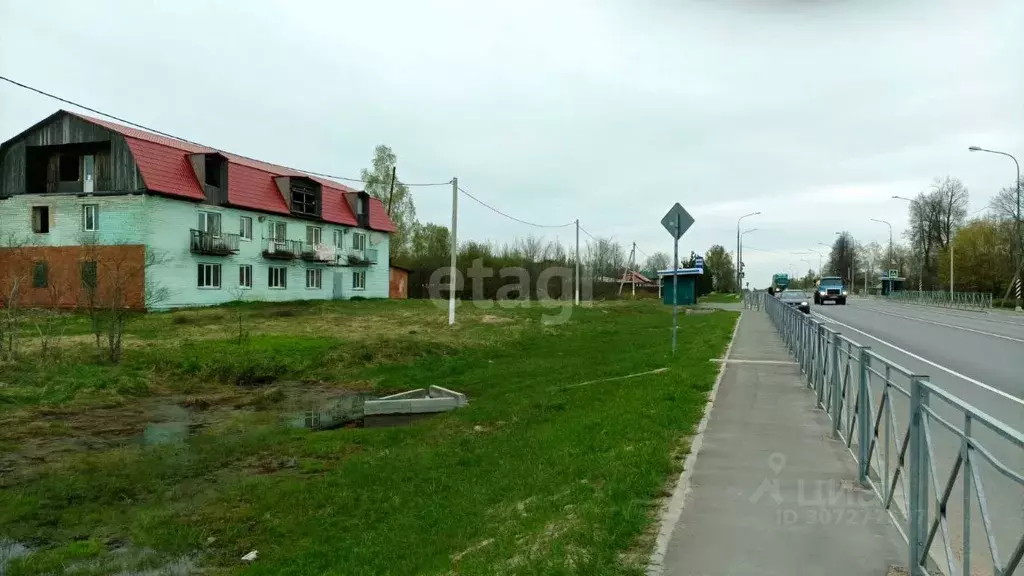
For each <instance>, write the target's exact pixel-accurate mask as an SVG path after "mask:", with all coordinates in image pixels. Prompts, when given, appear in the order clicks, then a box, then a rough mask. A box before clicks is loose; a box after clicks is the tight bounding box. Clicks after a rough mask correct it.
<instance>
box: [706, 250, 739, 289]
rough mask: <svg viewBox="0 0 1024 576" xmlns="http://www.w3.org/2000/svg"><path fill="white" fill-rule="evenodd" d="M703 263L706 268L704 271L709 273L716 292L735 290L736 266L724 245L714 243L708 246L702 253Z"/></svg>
mask: <svg viewBox="0 0 1024 576" xmlns="http://www.w3.org/2000/svg"><path fill="white" fill-rule="evenodd" d="M704 265H705V266H706V267H707V268H708V270H707V271H706V272H708V273H710V275H711V285H712V286H713V287H714V289H715V291H716V292H735V291H736V266H735V265H734V264H733V262H732V256H731V255H730V254H729V252H728V251H727V250H726V249H725V247H723V246H722V245H720V244H715V245H714V246H712V247H711V248H708V251H707V253H705V254H704Z"/></svg>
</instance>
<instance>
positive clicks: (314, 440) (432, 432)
mask: <svg viewBox="0 0 1024 576" xmlns="http://www.w3.org/2000/svg"><path fill="white" fill-rule="evenodd" d="M279 310H293V311H294V312H295V315H294V316H290V315H285V316H275V314H277V313H278V312H275V311H279ZM241 311H242V313H243V315H246V317H247V318H248V319H249V322H248V324H249V326H250V332H251V334H250V335H249V337H248V338H246V339H244V341H243V343H242V344H239V343H238V342H237V340H235V339H232V337H231V332H232V330H234V331H235V332H237V326H234V327H233V326H232V325H231V320H232V318H233V317H234V314H235V313H236V310H234V309H232V308H217V309H211V310H198V311H188V312H178V313H174V314H155V315H151V316H147V317H145V318H142V319H139V320H138V321H137V323H136V324H135V325H134V327H133V330H134V331H133V335H134V336H135V338H136V340H137V341H136V342H135V344H134V345H133V346H131V347H129V348H128V349H127V350H126V353H125V360H124V363H123V364H122V365H121V366H109V365H104V364H101V363H98V362H96V361H91V360H89V361H87V360H86V359H87V358H92V356H91V355H90V353H89V350H88V347H87V346H85V350H78V349H71V350H67V351H65V352H64V356H63V357H62V359H60V360H57V361H53V362H39V361H35V362H32V361H28V360H24V361H21V362H19V363H16V364H15V365H14V366H13V370H10V371H7V372H6V373H5V375H4V376H0V379H2V380H4V382H3V384H4V385H3V386H0V394H2V396H0V398H3V399H2V400H0V418H3V417H4V416H5V414H6V417H7V419H8V421H9V422H8V423H10V422H26V421H28V420H30V419H33V418H36V419H38V418H39V417H40V416H41V415H46V414H48V413H51V412H54V411H61V410H65V411H69V413H70V416H69V417H68V419H69V422H71V424H69V426H70V427H71V429H70V432H72V433H80V432H81V431H82V426H84V425H83V424H81V422H79V421H78V420H75V418H85V419H86V420H87V419H88V415H89V414H92V413H96V411H100V410H107V409H119V410H123V411H125V413H126V414H127V413H130V412H131V411H136V412H137V411H139V410H141V408H139V407H140V406H144V405H145V403H147V402H154V401H156V400H159V399H160V398H162V397H163V396H167V397H169V398H170V397H174V398H177V397H179V396H178V395H179V394H183V393H193V394H198V393H199V392H196V391H201V392H202V393H206V394H209V395H211V397H213V396H215V395H216V394H217V393H220V394H222V395H225V396H229V397H231V398H232V399H233V400H232V401H233V402H236V403H237V402H238V401H239V400H238V399H239V397H242V398H243V399H245V402H248V404H245V407H244V408H243V409H241V410H236V411H233V412H230V413H229V417H225V418H222V419H220V420H217V421H215V422H214V423H212V424H210V425H209V426H207V427H206V428H204V429H203V430H202V431H201V432H199V433H198V434H196V435H193V436H192V437H191V438H189V439H188V440H187V442H185V443H183V444H178V445H163V446H154V447H145V446H141V445H139V444H137V443H133V442H129V443H122V444H121V445H116V446H113V447H106V448H103V449H97V450H92V451H89V452H84V453H78V452H72V453H70V454H68V455H64V456H62V457H60V458H58V459H55V460H49V461H47V463H46V464H43V465H37V466H33V467H31V468H26V469H24V470H20V471H16V472H15V473H11V474H8V475H7V476H4V475H3V474H2V472H0V534H3V535H5V536H6V537H8V538H13V539H14V540H17V541H22V542H26V543H28V544H30V545H32V546H33V547H34V548H35V549H36V550H37V551H36V552H35V553H33V554H32V555H30V556H28V557H26V558H22V559H19V560H15V561H14V562H13V563H11V564H10V565H9V567H8V574H10V575H11V576H16V575H26V574H45V573H54V572H55V571H57V570H58V569H59V567H61V566H68V565H70V564H73V563H74V562H76V561H79V562H81V561H85V560H88V561H89V562H91V563H94V564H90V566H93V565H96V564H95V563H99V564H98V565H102V563H103V562H104V561H113V560H114V556H115V554H114V553H113V552H111V548H113V547H114V546H113V544H111V543H121V544H123V543H125V542H128V543H130V544H131V545H132V546H133V547H135V548H138V549H152V550H154V551H155V552H156V553H157V554H158V555H159V556H160V557H161V558H163V559H165V560H172V559H174V558H179V557H182V556H192V557H196V558H198V559H199V560H198V561H199V563H200V565H202V566H203V568H204V569H205V570H207V573H209V574H239V573H242V572H245V573H247V574H268V575H269V574H296V575H307V574H328V573H329V574H367V575H369V574H438V575H441V574H450V573H453V572H457V573H459V574H496V573H507V574H622V573H636V574H639V573H641V572H642V566H641V564H642V562H643V561H644V560H645V559H646V551H647V548H646V545H647V543H648V537H647V536H646V534H648V533H649V530H650V528H651V526H652V524H653V522H654V521H655V516H656V513H657V506H658V498H659V496H660V495H661V494H662V492H663V491H664V490H665V487H666V482H667V481H668V480H669V478H670V476H671V473H672V472H673V471H675V470H677V467H678V462H679V456H680V455H681V453H682V452H683V450H684V449H685V438H686V436H687V435H688V434H689V433H690V432H691V431H692V429H693V427H694V425H695V424H696V422H697V421H698V420H699V419H700V417H701V414H702V410H703V405H704V403H705V401H706V395H707V392H708V391H709V390H710V388H711V386H712V384H713V380H714V375H715V367H714V365H713V364H711V363H710V362H709V359H711V358H715V357H718V356H720V355H721V352H722V350H723V349H724V346H725V344H726V342H727V341H728V339H729V336H730V334H731V331H732V326H733V324H734V322H735V319H736V315H735V314H734V313H729V312H715V313H712V314H707V315H692V316H691V315H687V316H681V317H680V318H679V321H680V324H681V326H680V327H681V329H680V331H679V335H680V342H679V353H678V355H677V356H676V357H675V358H672V357H671V356H670V355H669V334H670V332H669V326H670V324H671V320H670V318H671V309H670V308H666V307H664V306H661V305H660V304H657V303H651V302H638V303H608V304H605V305H600V306H595V307H593V308H588V309H578V310H575V311H573V313H572V316H571V318H570V321H569V322H568V323H565V324H560V325H548V324H545V323H544V321H543V320H542V318H541V316H542V315H543V314H545V313H550V311H546V310H543V309H541V308H539V307H537V306H536V305H534V307H532V308H526V309H511V310H509V309H501V308H496V309H494V310H490V311H481V310H477V309H475V308H472V307H468V306H463V307H461V308H460V324H459V325H458V326H457V327H456V328H455V329H448V328H447V327H446V326H445V325H444V322H445V319H446V318H445V314H444V312H443V311H441V310H439V309H437V308H435V307H434V306H433V305H432V304H429V303H423V302H370V301H366V302H358V303H349V304H345V305H339V304H331V305H329V306H327V307H321V306H314V305H307V306H306V307H303V306H292V307H281V306H268V305H246V306H243V307H242V308H241ZM178 315H185V317H188V318H190V320H188V321H184V322H183V321H181V320H178V321H174V320H173V319H174V318H175V317H178ZM367 318H377V319H378V323H377V324H374V325H373V327H372V328H367V329H366V330H364V333H363V334H361V335H360V334H354V333H352V332H351V331H352V330H353V329H356V328H357V327H360V326H362V327H364V328H365V327H367V326H369V325H370V324H368V323H367V322H366V319H367ZM204 326H205V327H208V328H209V327H214V328H210V329H211V330H213V329H215V330H219V331H220V333H223V335H222V337H220V338H207V339H204V340H197V339H196V336H197V335H198V334H197V332H196V329H197V328H202V327H204ZM338 326H343V327H345V326H347V327H348V330H345V329H338V328H335V329H330V328H329V327H338ZM72 359H73V360H72ZM661 367H668V368H669V370H668V371H667V372H664V373H661V374H655V375H648V376H642V377H637V378H632V379H629V380H622V381H617V382H602V383H595V384H592V385H587V386H581V387H570V388H566V386H568V385H572V384H577V383H581V382H586V381H591V380H596V379H600V378H607V377H612V376H619V375H627V374H632V373H637V372H643V371H648V370H652V369H655V368H661ZM64 368H70V369H71V373H70V374H69V375H67V376H65V377H64V378H63V379H58V380H57V381H49V380H47V378H48V377H50V376H53V375H54V374H56V373H58V372H61V371H62V370H63V369H64ZM274 379H297V380H299V381H301V382H307V383H308V384H298V386H325V385H332V386H338V387H346V386H347V387H349V388H359V387H363V388H365V387H367V386H369V387H371V388H375V389H377V390H398V389H408V388H413V387H420V386H424V385H427V384H438V385H442V386H445V387H449V388H452V389H455V390H459V391H462V392H465V393H466V394H467V395H468V396H469V398H470V405H469V406H468V407H466V408H462V409H459V410H457V411H455V412H451V413H447V414H444V415H440V416H436V417H432V418H430V419H426V420H420V421H418V422H416V423H414V424H413V425H410V426H406V427H400V428H374V429H369V428H367V429H339V430H334V431H321V432H312V431H309V430H305V429H292V428H286V427H284V426H282V425H281V423H280V422H281V420H280V417H279V415H278V414H277V413H276V412H274V410H273V409H272V408H273V406H274V401H270V402H267V405H268V406H270V407H271V409H263V408H262V407H261V406H260V405H259V402H257V401H252V398H257V399H258V398H260V397H261V395H263V396H265V395H266V392H265V391H266V390H267V382H268V381H269V380H274ZM111 407H114V408H111ZM8 428H10V426H8ZM30 428H32V427H30ZM33 429H34V430H36V432H34V433H37V434H40V435H45V434H54V435H58V436H59V435H67V434H68V433H69V430H68V429H66V428H61V427H59V426H58V427H56V428H55V429H53V430H51V429H50V428H49V427H42V426H35V427H34V428H33ZM25 439H26V436H25V434H24V433H21V434H14V433H7V437H6V438H5V437H4V436H3V435H0V444H4V445H5V446H12V445H17V446H19V449H21V450H28V448H27V446H28V445H29V443H28V442H27V441H26V440H25ZM22 442H25V444H22ZM0 470H2V468H0ZM253 549H256V550H259V559H258V560H257V561H256V562H254V563H253V564H252V565H248V566H243V565H242V563H241V562H240V561H239V558H240V557H241V556H242V555H243V554H245V553H246V552H248V551H250V550H253ZM144 560H145V561H146V562H148V563H149V565H152V563H153V558H152V557H146V558H145V559H144ZM98 573H102V572H98Z"/></svg>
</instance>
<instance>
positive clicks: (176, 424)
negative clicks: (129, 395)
mask: <svg viewBox="0 0 1024 576" xmlns="http://www.w3.org/2000/svg"><path fill="white" fill-rule="evenodd" d="M154 414H155V418H154V421H153V422H150V423H148V424H146V427H145V428H144V429H143V430H142V436H141V440H142V444H143V445H144V446H158V445H161V444H180V443H182V442H184V441H185V440H187V439H188V437H189V435H191V433H192V430H193V429H194V428H196V427H198V426H199V424H198V423H196V422H195V421H194V419H193V417H192V411H191V410H189V409H187V408H182V407H181V406H176V405H173V404H169V405H166V406H161V407H160V408H159V409H158V410H156V411H155V413H154Z"/></svg>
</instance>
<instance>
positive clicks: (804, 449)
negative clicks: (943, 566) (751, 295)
mask: <svg viewBox="0 0 1024 576" xmlns="http://www.w3.org/2000/svg"><path fill="white" fill-rule="evenodd" d="M728 360H729V364H728V365H727V367H726V370H725V374H724V375H723V378H722V382H721V384H720V387H719V390H718V396H717V398H716V399H715V406H714V409H713V410H712V412H711V417H710V419H709V421H708V426H707V429H706V430H705V432H704V434H705V435H704V440H703V445H702V447H701V450H700V453H699V454H698V456H697V460H696V464H695V466H694V467H693V471H692V476H691V482H692V484H691V486H692V490H691V492H690V493H689V495H688V496H687V498H686V502H685V505H684V508H683V511H682V516H681V518H680V520H679V523H678V524H677V525H676V527H675V529H674V531H673V532H672V537H671V539H670V540H669V543H668V548H667V551H666V555H665V560H664V567H665V570H664V573H665V574H666V575H671V576H746V575H751V576H753V575H757V576H773V575H778V576H794V575H802V574H808V575H819V574H842V575H843V576H859V575H865V576H867V575H871V576H883V575H885V574H887V573H888V570H889V568H890V566H905V565H906V559H905V558H904V556H905V550H906V546H905V543H904V542H903V540H902V539H901V537H900V536H899V533H898V532H897V531H896V528H895V527H894V526H893V525H892V523H891V521H890V520H889V517H888V515H887V514H886V513H885V511H884V510H883V509H882V506H881V504H880V503H879V502H878V500H877V499H876V498H875V495H874V493H872V492H869V491H867V490H864V489H861V488H860V487H859V485H858V484H857V469H856V464H855V462H854V459H853V456H851V455H850V453H849V452H848V451H847V449H846V446H845V444H843V443H842V442H840V441H836V440H832V439H831V436H830V430H831V428H830V427H829V420H828V417H827V416H826V415H825V413H824V412H823V411H821V410H819V409H817V408H815V407H814V395H813V394H812V393H811V392H810V391H809V390H808V389H807V388H806V386H805V385H804V380H803V379H802V377H801V376H800V372H799V368H798V367H797V365H796V364H795V363H793V362H792V358H791V357H790V355H789V353H788V351H787V350H786V348H785V346H784V345H783V344H782V340H781V339H780V337H779V335H778V332H777V331H776V330H775V328H774V326H773V325H772V324H771V321H770V320H769V319H768V317H767V315H766V314H765V313H763V312H756V311H747V312H744V313H743V317H742V319H741V320H740V326H739V329H738V330H737V334H736V340H735V341H734V343H733V346H732V351H731V353H730V356H729V359H728Z"/></svg>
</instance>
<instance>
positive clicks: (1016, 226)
mask: <svg viewBox="0 0 1024 576" xmlns="http://www.w3.org/2000/svg"><path fill="white" fill-rule="evenodd" d="M968 150H970V151H971V152H988V153H989V154H999V155H1000V156H1006V157H1007V158H1009V159H1010V160H1013V164H1014V165H1015V166H1016V167H1017V180H1016V181H1014V185H1015V186H1016V187H1017V217H1016V218H1014V223H1013V233H1014V235H1015V236H1016V238H1015V240H1016V244H1017V246H1016V248H1017V262H1016V263H1015V265H1014V267H1015V270H1014V271H1013V280H1014V284H1015V287H1016V290H1017V305H1016V309H1017V312H1020V311H1021V310H1022V309H1021V277H1020V272H1021V262H1022V256H1024V255H1022V254H1021V248H1022V246H1021V237H1020V162H1017V158H1015V157H1014V156H1013V154H1010V153H1008V152H1000V151H999V150H988V149H986V148H981V147H980V146H971V147H970V148H968ZM950 276H952V271H950Z"/></svg>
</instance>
